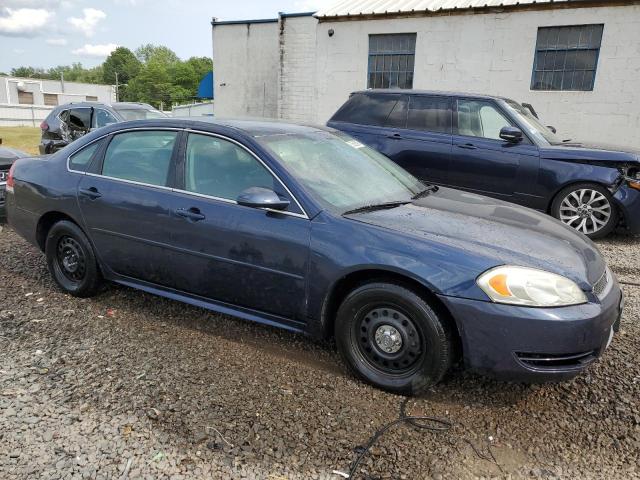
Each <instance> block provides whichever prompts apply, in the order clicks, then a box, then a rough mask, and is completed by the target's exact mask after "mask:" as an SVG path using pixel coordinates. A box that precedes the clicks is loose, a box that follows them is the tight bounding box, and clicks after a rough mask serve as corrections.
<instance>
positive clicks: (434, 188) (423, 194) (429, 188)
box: [411, 185, 440, 200]
mask: <svg viewBox="0 0 640 480" xmlns="http://www.w3.org/2000/svg"><path fill="white" fill-rule="evenodd" d="M439 188H440V187H438V186H437V185H429V186H427V188H425V189H424V190H422V191H421V192H418V193H416V194H415V195H414V196H413V197H411V200H418V199H419V198H424V197H426V196H427V195H430V194H431V193H435V192H437V191H438V189H439Z"/></svg>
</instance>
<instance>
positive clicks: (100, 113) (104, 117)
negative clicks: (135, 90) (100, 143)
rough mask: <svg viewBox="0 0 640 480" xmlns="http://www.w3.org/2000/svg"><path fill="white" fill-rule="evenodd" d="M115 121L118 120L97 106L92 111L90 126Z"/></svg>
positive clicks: (94, 126)
mask: <svg viewBox="0 0 640 480" xmlns="http://www.w3.org/2000/svg"><path fill="white" fill-rule="evenodd" d="M117 122H118V120H117V119H116V117H114V116H113V115H111V113H109V112H107V111H106V110H102V109H101V108H98V109H96V110H95V111H94V113H93V124H92V128H100V127H104V126H106V125H111V124H112V123H117Z"/></svg>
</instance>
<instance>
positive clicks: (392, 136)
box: [387, 133, 402, 140]
mask: <svg viewBox="0 0 640 480" xmlns="http://www.w3.org/2000/svg"><path fill="white" fill-rule="evenodd" d="M387 138H390V139H392V140H402V135H400V134H399V133H390V134H389V135H387Z"/></svg>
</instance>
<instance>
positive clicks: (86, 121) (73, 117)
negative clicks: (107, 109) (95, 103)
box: [60, 108, 91, 131]
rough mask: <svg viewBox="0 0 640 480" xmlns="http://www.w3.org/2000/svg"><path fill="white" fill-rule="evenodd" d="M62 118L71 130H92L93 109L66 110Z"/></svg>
mask: <svg viewBox="0 0 640 480" xmlns="http://www.w3.org/2000/svg"><path fill="white" fill-rule="evenodd" d="M60 118H61V119H62V121H63V122H65V123H66V124H67V125H69V128H70V129H71V130H84V131H87V130H89V128H91V108H72V109H70V110H65V111H64V112H63V113H62V114H61V115H60Z"/></svg>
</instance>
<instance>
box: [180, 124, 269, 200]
mask: <svg viewBox="0 0 640 480" xmlns="http://www.w3.org/2000/svg"><path fill="white" fill-rule="evenodd" d="M250 187H264V188H268V189H270V190H274V191H275V192H276V193H279V192H278V190H279V182H277V180H276V179H275V178H274V177H273V175H271V173H270V172H269V171H268V170H267V169H266V168H265V167H264V165H262V163H260V162H259V161H258V160H256V158H255V157H254V156H253V155H251V154H250V153H249V152H247V151H246V150H245V149H244V148H241V147H239V146H238V145H236V144H235V143H232V142H230V141H227V140H224V139H221V138H218V137H212V136H209V135H199V134H193V133H192V134H190V135H189V138H188V140H187V151H186V163H185V190H187V191H188V192H193V193H200V194H202V195H208V196H211V197H217V198H224V199H227V200H234V201H235V200H236V199H237V198H238V196H239V195H240V193H242V192H243V191H244V190H246V189H247V188H250Z"/></svg>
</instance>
